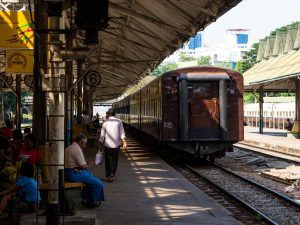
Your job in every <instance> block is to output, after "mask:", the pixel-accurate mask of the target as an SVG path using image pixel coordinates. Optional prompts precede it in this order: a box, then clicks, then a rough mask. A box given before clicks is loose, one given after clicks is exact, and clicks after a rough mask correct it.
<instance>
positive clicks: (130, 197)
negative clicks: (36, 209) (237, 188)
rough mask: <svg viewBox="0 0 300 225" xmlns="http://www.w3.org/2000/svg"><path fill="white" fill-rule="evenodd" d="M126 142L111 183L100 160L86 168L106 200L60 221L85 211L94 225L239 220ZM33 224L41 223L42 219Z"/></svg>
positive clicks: (210, 224) (208, 224)
mask: <svg viewBox="0 0 300 225" xmlns="http://www.w3.org/2000/svg"><path fill="white" fill-rule="evenodd" d="M91 140H92V141H94V143H95V144H93V143H91V142H90V143H89V144H88V147H87V149H85V151H84V153H85V155H86V156H87V159H93V158H94V156H95V153H96V151H97V148H98V147H97V144H98V143H97V140H96V139H95V138H94V139H91ZM127 144H128V148H127V149H126V150H122V151H121V152H120V158H119V165H118V170H117V174H116V176H117V179H116V181H115V182H108V181H107V180H106V178H105V167H104V162H103V163H102V164H101V165H93V166H92V167H91V168H90V171H91V172H92V173H93V174H94V175H95V176H97V177H98V178H100V179H101V180H102V181H103V183H104V191H105V202H102V204H101V205H100V206H99V207H97V208H95V209H78V210H77V217H76V216H75V217H73V218H70V217H66V218H65V224H70V225H76V224H81V223H80V222H82V219H83V217H84V215H85V214H89V215H90V216H87V217H89V221H91V218H95V220H94V221H95V223H94V224H96V225H123V224H130V225H179V224H180V225H194V224H202V225H219V224H220V225H221V224H222V225H225V224H230V225H241V224H242V223H241V222H239V221H238V220H236V219H235V218H234V217H233V215H232V213H231V212H229V211H228V210H227V209H225V208H224V207H223V206H221V205H220V204H219V203H218V202H216V201H214V200H213V199H211V198H210V197H209V196H208V195H206V194H205V193H204V192H202V191H201V190H199V189H198V188H197V187H196V186H194V184H192V183H191V182H190V181H188V180H187V179H186V178H185V177H184V176H182V175H181V174H179V173H178V172H177V171H176V170H175V169H173V168H172V167H171V166H169V165H168V164H167V163H166V162H164V161H163V160H161V159H160V158H159V157H158V156H156V155H155V154H154V153H153V151H151V149H150V147H145V146H141V145H140V144H139V143H137V141H135V140H134V139H132V138H127ZM78 215H79V217H78ZM80 215H82V216H81V218H80ZM25 218H26V217H23V221H22V225H29V224H34V220H35V216H34V215H32V216H31V219H27V221H24V219H25ZM27 218H28V217H27ZM21 219H22V218H21ZM40 221H41V220H40ZM86 221H87V220H86ZM38 224H41V225H43V224H45V220H44V223H38ZM85 224H91V223H86V222H85Z"/></svg>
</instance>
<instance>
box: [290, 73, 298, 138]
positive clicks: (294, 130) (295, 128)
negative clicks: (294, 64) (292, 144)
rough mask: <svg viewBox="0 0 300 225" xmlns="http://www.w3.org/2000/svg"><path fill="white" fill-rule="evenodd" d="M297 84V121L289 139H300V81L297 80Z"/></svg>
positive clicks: (295, 120)
mask: <svg viewBox="0 0 300 225" xmlns="http://www.w3.org/2000/svg"><path fill="white" fill-rule="evenodd" d="M294 82H295V87H296V88H295V94H296V97H295V98H296V99H295V100H296V101H295V102H296V104H295V119H294V124H293V129H292V131H291V132H288V135H287V136H288V137H293V138H300V80H299V79H298V78H296V79H295V80H294Z"/></svg>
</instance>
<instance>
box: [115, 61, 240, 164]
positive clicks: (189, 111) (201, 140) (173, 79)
mask: <svg viewBox="0 0 300 225" xmlns="http://www.w3.org/2000/svg"><path fill="white" fill-rule="evenodd" d="M113 108H114V109H115V111H116V116H117V117H118V118H120V119H121V120H122V121H123V122H124V123H125V124H126V125H128V126H130V127H132V128H134V129H135V130H137V131H138V132H141V133H143V134H147V135H149V136H151V137H152V138H154V139H156V140H157V141H158V142H159V143H160V144H167V145H169V146H171V147H173V149H174V148H175V149H178V150H181V151H185V152H188V153H192V154H193V155H194V156H196V157H209V158H210V159H211V160H213V159H214V158H216V157H221V156H223V155H224V153H225V152H226V150H230V149H232V145H233V144H234V143H236V142H238V141H240V140H243V137H244V127H243V77H242V75H241V74H240V73H238V72H236V71H233V70H229V69H224V68H219V67H189V68H182V69H177V70H174V71H169V72H167V73H164V74H163V75H162V76H161V77H158V78H156V79H155V80H153V81H152V82H151V83H149V84H148V85H146V86H145V87H143V88H142V89H140V90H138V91H136V92H135V93H133V94H131V95H129V96H127V97H125V98H124V99H122V100H120V101H118V102H116V103H114V104H113Z"/></svg>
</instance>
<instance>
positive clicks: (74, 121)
mask: <svg viewBox="0 0 300 225" xmlns="http://www.w3.org/2000/svg"><path fill="white" fill-rule="evenodd" d="M75 124H77V116H76V115H74V116H73V125H75Z"/></svg>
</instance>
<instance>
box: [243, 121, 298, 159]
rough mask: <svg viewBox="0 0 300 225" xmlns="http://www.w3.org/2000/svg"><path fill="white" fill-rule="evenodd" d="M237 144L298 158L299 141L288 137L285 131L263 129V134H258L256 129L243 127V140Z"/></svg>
mask: <svg viewBox="0 0 300 225" xmlns="http://www.w3.org/2000/svg"><path fill="white" fill-rule="evenodd" d="M239 143H240V144H245V145H249V146H253V147H259V148H264V149H267V150H272V151H275V152H278V153H284V154H288V155H291V156H296V157H299V156H300V149H299V146H300V139H296V138H293V137H289V136H288V131H286V130H279V129H271V128H264V129H263V134H260V133H259V128H258V127H251V126H245V127H244V140H243V141H241V142H239ZM237 146H238V144H237Z"/></svg>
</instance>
